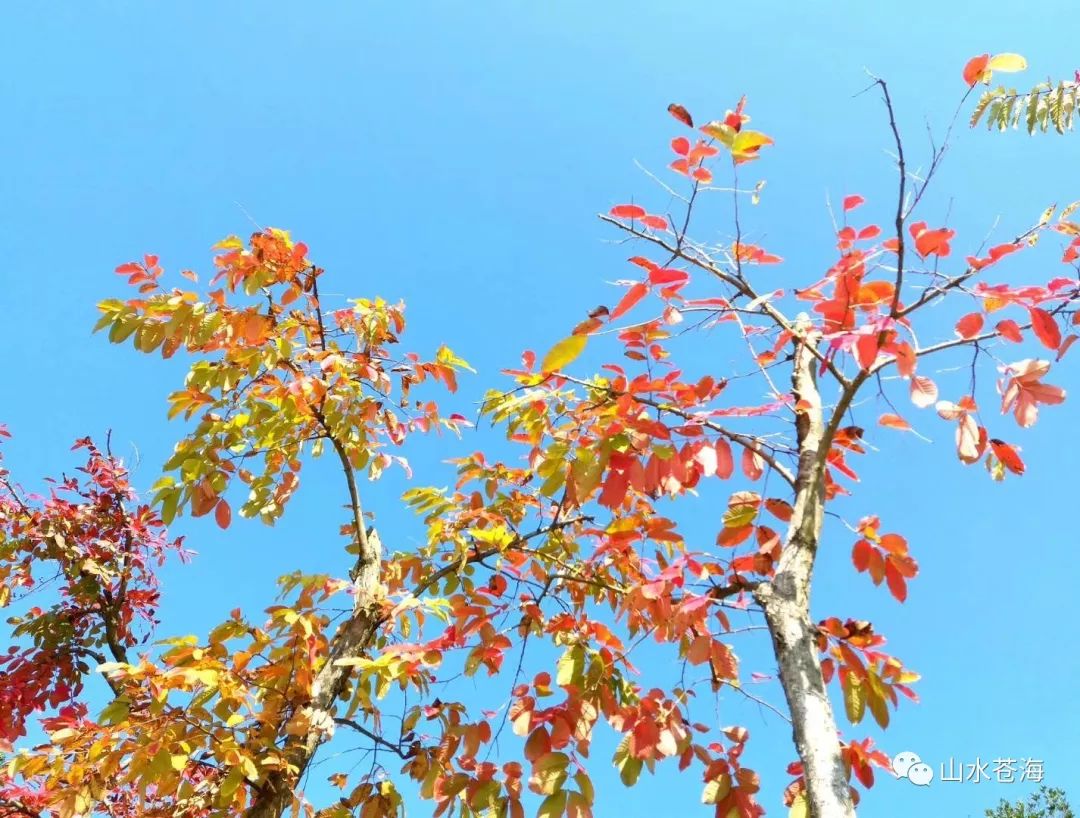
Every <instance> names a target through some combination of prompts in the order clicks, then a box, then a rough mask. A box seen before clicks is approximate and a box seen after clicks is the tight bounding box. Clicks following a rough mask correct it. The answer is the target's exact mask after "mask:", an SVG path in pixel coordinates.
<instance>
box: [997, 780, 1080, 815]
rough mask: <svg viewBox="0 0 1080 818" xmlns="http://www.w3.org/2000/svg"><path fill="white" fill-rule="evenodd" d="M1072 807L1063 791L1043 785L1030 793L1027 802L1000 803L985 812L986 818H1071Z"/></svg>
mask: <svg viewBox="0 0 1080 818" xmlns="http://www.w3.org/2000/svg"><path fill="white" fill-rule="evenodd" d="M1073 816H1074V813H1073V811H1072V807H1070V806H1069V802H1068V800H1067V799H1066V798H1065V791H1064V790H1059V789H1057V788H1051V787H1047V786H1046V785H1043V786H1042V787H1039V790H1038V792H1034V793H1032V794H1031V795H1030V796H1029V797H1028V800H1027V802H1024V801H1017V802H1015V803H1013V804H1010V803H1009V802H1008V801H1004V800H1003V801H1002V802H1001V803H1000V804H998V806H997V807H995V808H994V809H988V810H987V811H986V818H1073Z"/></svg>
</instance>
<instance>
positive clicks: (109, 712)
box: [98, 696, 131, 725]
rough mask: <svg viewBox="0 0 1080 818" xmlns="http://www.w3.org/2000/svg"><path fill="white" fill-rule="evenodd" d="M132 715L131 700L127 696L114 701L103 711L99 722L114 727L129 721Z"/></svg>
mask: <svg viewBox="0 0 1080 818" xmlns="http://www.w3.org/2000/svg"><path fill="white" fill-rule="evenodd" d="M130 713H131V700H130V699H128V697H127V696H120V697H119V698H117V699H114V700H113V701H112V703H111V704H109V706H108V707H106V708H105V709H104V710H102V711H101V715H100V716H98V721H99V722H101V723H102V724H107V725H114V724H120V723H121V722H123V721H126V720H127V717H128V714H130Z"/></svg>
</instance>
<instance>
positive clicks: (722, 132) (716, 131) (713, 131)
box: [701, 120, 735, 148]
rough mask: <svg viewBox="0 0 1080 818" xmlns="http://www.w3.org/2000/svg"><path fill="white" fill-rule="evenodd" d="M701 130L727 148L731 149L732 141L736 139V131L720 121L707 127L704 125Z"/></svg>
mask: <svg viewBox="0 0 1080 818" xmlns="http://www.w3.org/2000/svg"><path fill="white" fill-rule="evenodd" d="M701 130H703V131H704V132H705V133H707V134H708V135H709V136H711V137H714V138H716V139H718V140H719V141H720V143H721V144H722V145H724V147H727V148H730V147H731V144H732V141H733V140H734V139H735V129H734V128H732V127H731V126H730V125H728V124H727V123H725V122H721V121H720V120H716V121H715V122H710V123H709V124H707V125H702V126H701Z"/></svg>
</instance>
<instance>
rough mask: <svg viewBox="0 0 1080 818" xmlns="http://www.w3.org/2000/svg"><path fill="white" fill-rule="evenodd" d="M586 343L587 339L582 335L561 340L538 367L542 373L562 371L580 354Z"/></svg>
mask: <svg viewBox="0 0 1080 818" xmlns="http://www.w3.org/2000/svg"><path fill="white" fill-rule="evenodd" d="M586 341H588V338H587V337H586V336H584V335H571V336H570V337H569V338H563V339H562V340H561V341H559V343H557V344H555V346H553V347H552V348H551V349H550V350H549V351H548V354H547V355H545V356H544V362H543V363H542V364H541V365H540V368H541V369H542V370H544V372H556V371H557V370H560V369H562V368H563V367H564V366H566V365H567V364H569V363H572V362H573V361H574V360H575V359H576V358H577V357H578V355H580V354H581V353H582V350H584V349H585V342H586Z"/></svg>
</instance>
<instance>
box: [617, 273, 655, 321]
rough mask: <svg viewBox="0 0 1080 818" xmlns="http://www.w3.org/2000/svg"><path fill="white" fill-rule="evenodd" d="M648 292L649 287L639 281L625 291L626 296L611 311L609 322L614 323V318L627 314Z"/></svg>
mask: <svg viewBox="0 0 1080 818" xmlns="http://www.w3.org/2000/svg"><path fill="white" fill-rule="evenodd" d="M648 292H649V285H648V284H646V283H645V282H644V281H639V282H638V283H637V284H635V285H634V286H632V287H631V288H630V289H629V290H627V291H626V295H624V296H623V297H622V300H620V301H619V303H618V304H617V305H616V306H615V309H614V310H612V311H611V318H610V320H612V321H614V320H615V319H616V318H619V317H620V316H622V315H625V314H626V313H627V312H629V311H630V310H631V309H633V307H634V306H635V305H636V304H637V303H638V302H639V301H640V300H641V299H642V298H644V297H645V295H646V294H647V293H648Z"/></svg>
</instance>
